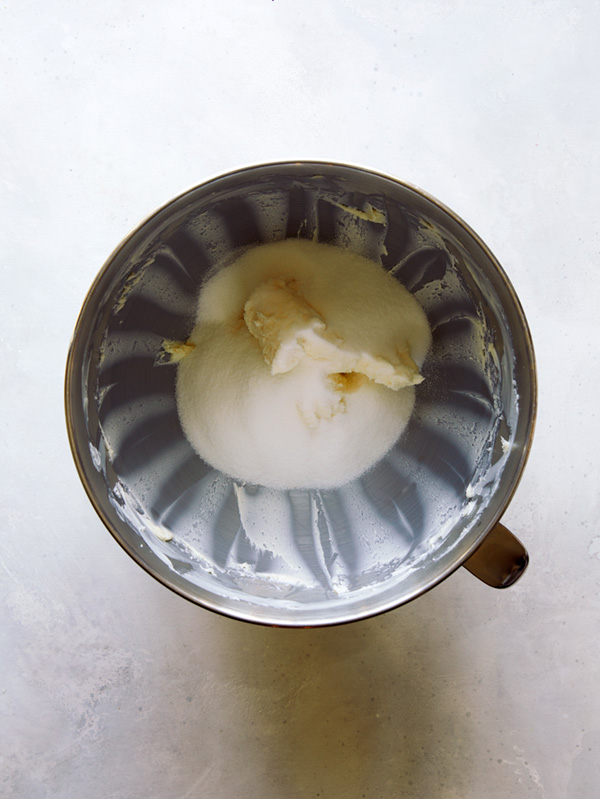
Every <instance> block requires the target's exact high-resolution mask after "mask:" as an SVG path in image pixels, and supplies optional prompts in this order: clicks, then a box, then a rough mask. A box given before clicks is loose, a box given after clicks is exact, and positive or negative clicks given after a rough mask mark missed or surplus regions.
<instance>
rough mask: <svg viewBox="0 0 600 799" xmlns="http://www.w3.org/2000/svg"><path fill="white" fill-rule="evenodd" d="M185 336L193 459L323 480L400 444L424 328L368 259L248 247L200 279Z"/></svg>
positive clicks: (405, 298)
mask: <svg viewBox="0 0 600 799" xmlns="http://www.w3.org/2000/svg"><path fill="white" fill-rule="evenodd" d="M189 343H190V344H191V345H193V346H192V347H190V350H189V354H187V355H186V356H185V358H183V360H182V361H181V362H180V363H179V365H178V371H177V406H178V411H179V417H180V420H181V424H182V427H183V430H184V432H185V435H186V436H187V438H188V439H189V441H190V443H191V445H192V446H193V447H194V449H195V450H196V451H197V452H198V454H199V455H200V456H201V457H202V458H203V459H204V460H205V461H206V462H207V463H208V464H210V465H211V466H213V467H214V468H216V469H219V470H221V471H223V472H225V473H226V474H228V475H230V476H231V477H233V478H235V479H238V480H241V481H244V482H248V483H252V484H257V485H263V486H269V487H272V488H279V489H290V488H315V489H317V488H323V489H325V488H334V487H338V486H341V485H344V484H345V483H347V482H349V481H350V480H353V479H354V478H356V477H358V476H360V475H361V474H363V473H364V472H365V471H366V470H367V469H369V468H370V467H371V466H373V465H374V464H375V463H376V462H377V461H379V460H380V459H381V458H382V457H383V456H384V455H385V454H386V452H387V451H388V450H389V449H390V448H391V447H392V446H393V445H394V443H395V442H396V441H397V440H398V438H399V436H400V435H401V433H402V431H403V430H404V428H405V427H406V425H407V423H408V420H409V418H410V415H411V412H412V409H413V405H414V400H415V388H414V386H415V385H416V384H418V383H420V382H421V380H422V379H423V378H422V377H421V375H420V374H419V369H420V367H421V366H422V364H423V361H424V359H425V356H426V354H427V350H428V349H429V345H430V343H431V333H430V330H429V325H428V323H427V319H426V317H425V314H424V312H423V310H422V308H421V307H420V305H419V303H418V302H417V301H416V300H415V298H414V297H413V296H412V295H411V294H410V293H409V292H408V291H407V290H406V289H405V288H404V287H403V286H401V285H400V284H399V283H398V282H397V281H396V280H395V279H394V278H393V277H391V276H390V275H388V274H387V273H386V272H385V271H384V270H383V269H382V268H381V266H379V265H378V264H376V263H374V262H372V261H369V260H367V259H366V258H363V257H361V256H359V255H356V254H354V253H352V252H349V251H348V250H344V249H341V248H339V247H333V246H330V245H327V244H319V243H316V242H312V241H307V240H302V239H286V240H285V241H279V242H275V243H273V244H264V245H260V246H257V247H254V248H253V249H249V250H246V251H245V252H244V253H243V254H242V255H241V256H240V257H239V258H238V259H237V260H236V261H235V262H234V263H232V264H231V265H230V266H227V267H225V268H223V269H222V270H221V271H219V272H218V273H217V274H216V275H214V276H213V277H212V278H210V279H209V280H208V281H207V282H206V283H205V285H204V286H203V287H202V290H201V292H200V297H199V302H198V315H197V318H196V325H195V327H194V330H193V331H192V334H191V336H190V339H189Z"/></svg>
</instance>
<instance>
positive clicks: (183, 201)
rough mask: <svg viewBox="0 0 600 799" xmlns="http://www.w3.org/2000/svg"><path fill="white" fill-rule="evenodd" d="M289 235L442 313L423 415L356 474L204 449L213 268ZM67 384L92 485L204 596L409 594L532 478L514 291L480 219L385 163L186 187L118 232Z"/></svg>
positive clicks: (334, 618) (232, 605) (271, 616)
mask: <svg viewBox="0 0 600 799" xmlns="http://www.w3.org/2000/svg"><path fill="white" fill-rule="evenodd" d="M290 237H304V238H308V239H315V240H318V241H322V242H328V243H331V244H336V245H338V246H341V247H345V248H348V249H350V250H353V251H356V252H357V253H359V254H361V255H364V256H366V257H369V258H371V259H373V260H375V261H377V262H378V263H380V264H381V267H382V269H385V270H387V271H389V272H391V273H392V274H393V275H394V276H395V277H396V278H397V279H398V280H399V281H400V282H401V283H402V284H403V285H405V286H406V287H407V288H408V289H409V290H410V291H411V292H412V293H413V294H414V295H415V296H416V297H417V299H418V300H419V302H420V304H421V306H422V307H423V308H424V310H425V312H426V314H427V317H428V319H429V322H430V325H431V328H432V333H433V343H432V348H431V351H430V353H429V356H428V358H427V360H426V362H425V366H424V369H423V374H424V376H425V378H426V379H425V382H424V383H423V384H421V385H420V386H418V388H417V395H416V396H417V399H416V404H415V410H414V412H413V416H412V418H411V421H410V423H409V426H408V428H407V430H406V431H405V433H404V434H403V436H402V437H401V439H400V441H399V442H398V443H397V444H396V445H395V446H394V447H393V449H392V450H391V451H390V453H389V454H388V455H387V456H386V457H385V458H384V459H383V460H382V461H381V462H380V463H379V464H378V465H377V466H376V467H375V468H373V469H372V470H370V471H369V472H368V473H367V474H365V475H364V476H363V477H361V478H360V479H358V480H356V481H354V482H352V483H350V484H349V485H347V486H345V487H343V488H341V489H338V490H329V491H274V490H272V489H265V488H262V487H260V486H254V485H247V484H241V483H237V482H236V481H234V480H232V479H230V478H228V477H226V476H225V475H223V474H222V473H220V472H217V471H215V470H213V469H211V468H210V467H209V466H208V465H207V464H205V463H204V462H203V461H202V460H201V459H200V458H199V457H198V456H197V455H196V454H195V452H194V451H193V450H192V449H191V447H190V445H189V443H188V442H187V440H186V439H185V437H184V435H183V433H182V430H181V427H180V424H179V419H178V414H177V408H176V402H175V376H176V369H177V366H176V362H177V361H176V357H175V355H176V351H177V349H176V347H174V346H173V344H174V343H177V342H184V341H185V340H186V338H187V337H188V336H189V334H190V332H191V329H192V327H193V324H194V319H195V310H196V303H197V297H198V293H199V290H200V287H201V285H202V283H203V281H205V280H206V278H207V277H208V276H210V275H211V274H213V273H214V272H215V271H216V270H217V269H218V268H219V267H220V266H221V265H223V264H225V263H227V262H229V261H230V260H231V258H232V256H233V254H234V253H237V252H238V251H239V250H240V248H244V247H248V246H253V245H257V244H261V243H266V242H271V241H277V240H280V239H283V238H290ZM66 400H67V420H68V428H69V435H70V440H71V445H72V448H73V452H74V456H75V460H76V463H77V466H78V469H79V472H80V475H81V477H82V480H83V483H84V486H85V488H86V490H87V491H88V494H89V496H90V499H91V500H92V502H93V503H94V505H95V507H96V509H97V511H98V512H99V514H100V516H101V517H102V519H103V520H104V522H105V523H106V525H107V527H108V528H109V530H110V531H111V532H112V534H113V535H114V536H115V537H116V539H117V540H118V541H119V543H120V544H121V545H122V546H123V547H124V548H125V549H126V550H127V551H128V552H129V554H130V555H131V556H132V557H134V558H135V559H136V560H137V561H138V563H139V564H140V565H141V566H143V567H144V568H145V569H147V571H149V572H150V573H151V574H152V575H153V576H154V577H156V578H157V579H159V580H161V581H162V582H163V583H164V584H165V585H167V586H168V587H170V588H172V589H174V590H176V591H177V592H179V593H180V594H182V595H183V596H185V597H187V598H188V599H191V600H192V601H194V602H197V603H198V604H200V605H203V606H204V607H207V608H210V609H213V610H216V611H219V612H222V613H226V614H228V615H231V616H234V617H237V618H242V619H247V620H252V621H259V622H264V623H270V624H281V625H294V626H302V625H320V624H331V623H337V622H343V621H348V620H351V619H356V618H362V617H365V616H368V615H371V614H373V613H375V612H380V611H382V610H387V609H389V608H391V607H394V606H396V605H398V604H402V603H403V602H406V601H408V600H409V599H412V598H413V597H414V596H416V595H418V594H419V593H422V592H423V591H425V590H427V589H428V588H431V587H432V586H433V585H435V584H436V583H437V582H439V580H441V579H443V577H444V576H446V575H447V574H448V573H450V572H451V571H452V570H453V569H454V568H456V567H457V566H458V565H460V563H461V562H462V561H464V559H465V558H466V557H467V556H468V554H469V553H470V552H471V551H473V549H474V548H475V547H476V546H477V545H478V543H480V541H481V540H482V538H483V536H484V535H485V533H486V532H487V531H488V530H489V529H490V527H491V526H492V525H493V524H494V523H495V522H496V521H497V519H498V518H499V517H500V515H501V513H502V511H503V510H504V507H505V505H506V503H507V502H508V500H509V498H510V496H511V494H512V492H513V490H514V488H515V486H516V483H517V481H518V479H519V476H520V473H521V470H522V468H523V465H524V462H525V458H526V455H527V451H528V447H529V441H530V437H531V432H532V426H533V416H534V409H535V374H534V366H533V351H532V346H531V340H530V336H529V332H528V329H527V325H526V322H525V319H524V316H523V313H522V310H521V308H520V305H519V303H518V300H517V298H516V297H515V294H514V291H513V290H512V288H511V286H510V284H509V282H508V280H507V279H506V276H505V275H504V273H503V271H502V269H501V268H500V267H499V265H498V264H497V262H496V261H495V259H494V257H493V256H492V255H491V253H490V252H489V251H488V250H487V248H486V247H485V245H484V244H483V243H482V242H481V241H480V240H479V239H478V237H477V236H475V234H473V232H472V231H471V230H470V229H469V228H468V227H467V226H466V225H465V224H464V223H463V222H462V221H461V220H459V219H458V218H456V217H455V216H454V215H453V214H451V213H450V212H449V211H448V210H447V209H446V208H444V207H443V206H442V205H440V204H439V203H438V202H436V201H435V200H433V199H432V198H429V197H427V196H426V195H424V194H423V193H421V192H419V191H417V190H416V189H414V188H412V187H409V186H407V185H405V184H402V183H400V182H398V181H395V180H392V179H390V178H387V177H385V176H382V175H379V174H376V173H371V172H368V171H365V170H361V169H357V168H354V167H347V166H342V165H337V164H322V163H288V164H271V165H266V166H261V167H254V168H250V169H247V170H242V171H239V172H234V173H231V174H230V175H226V176H224V177H221V178H218V179H216V180H213V181H210V182H208V183H206V184H204V185H202V186H199V187H197V188H195V189H193V190H191V191H189V192H187V193H186V194H184V195H182V196H180V197H179V198H177V199H176V200H174V201H172V202H171V203H169V204H168V205H166V206H165V207H164V208H162V209H161V210H159V211H158V212H157V213H156V214H154V215H153V216H152V217H151V218H150V219H148V220H147V221H146V222H145V223H144V224H142V225H141V226H140V227H139V228H138V229H137V230H136V231H135V232H134V233H133V234H131V236H130V237H129V238H128V239H127V240H126V241H125V242H124V243H123V244H122V245H121V246H120V247H119V248H118V249H117V250H116V251H115V253H114V254H113V255H112V256H111V258H110V259H109V261H108V262H107V263H106V265H105V266H104V268H103V270H102V271H101V273H100V275H99V276H98V278H97V280H96V282H95V283H94V285H93V286H92V288H91V290H90V293H89V295H88V297H87V299H86V302H85V304H84V307H83V309H82V312H81V315H80V318H79V320H78V323H77V327H76V330H75V334H74V337H73V343H72V347H71V351H70V353H69V360H68V366H67V383H66Z"/></svg>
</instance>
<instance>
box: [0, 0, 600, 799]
mask: <svg viewBox="0 0 600 799" xmlns="http://www.w3.org/2000/svg"><path fill="white" fill-rule="evenodd" d="M599 31H600V9H599V7H598V3H597V2H593V1H592V0H588V2H566V1H565V0H553V2H549V1H546V0H540V1H539V2H526V3H513V2H510V3H504V4H501V3H491V4H490V3H487V4H480V5H479V6H475V5H474V4H465V3H459V2H441V1H439V2H436V0H429V1H425V0H423V2H409V3H385V4H384V3H378V4H370V3H358V2H352V1H351V0H346V1H344V0H337V1H336V0H320V1H319V2H317V0H304V1H303V2H300V0H295V1H294V0H287V1H286V0H274V1H272V2H271V0H253V2H252V3H249V2H242V0H237V1H236V0H223V2H221V3H200V4H198V3H192V2H174V3H169V4H163V3H158V2H145V3H142V2H137V0H136V2H130V3H127V4H126V3H121V2H116V0H112V1H110V2H107V3H103V4H92V5H90V4H81V3H75V2H65V1H62V2H61V1H59V0H53V2H50V3H47V4H40V3H36V2H33V0H22V2H19V3H13V2H10V3H5V4H4V5H3V6H2V7H1V8H0V37H1V39H2V46H1V48H0V53H1V56H0V58H1V59H2V62H1V63H2V78H3V80H2V81H1V82H0V108H1V109H2V123H1V124H0V142H1V152H2V174H1V180H0V213H1V216H0V218H1V219H2V235H1V239H0V253H1V268H2V291H1V292H0V320H1V324H2V328H1V336H2V350H3V355H4V362H3V363H4V379H3V387H2V393H1V403H2V419H3V421H2V444H3V457H2V462H1V466H0V469H1V477H2V480H1V481H0V532H1V534H2V541H1V549H0V567H1V569H0V580H1V592H2V602H3V608H4V612H3V614H2V622H1V624H2V637H1V645H0V659H1V665H2V674H3V680H2V686H1V687H0V792H2V794H3V795H6V796H15V797H24V798H25V799H30V798H31V799H38V797H40V799H41V798H42V797H44V799H45V798H46V797H57V798H58V797H60V799H71V798H72V799H76V798H77V799H79V797H81V796H86V797H89V799H138V797H139V799H142V797H143V798H144V799H147V797H153V798H154V797H156V798H157V799H158V798H159V797H161V798H162V797H173V799H184V797H185V798H188V799H200V797H202V799H205V798H206V797H208V798H209V799H217V798H218V799H246V797H267V798H268V799H305V798H306V799H312V797H317V796H320V797H327V798H328V799H337V798H338V797H339V799H354V798H355V797H356V799H361V798H362V797H363V796H364V797H369V799H396V798H397V797H407V799H408V798H409V797H437V796H440V797H444V799H480V798H481V797H490V799H525V797H539V798H540V799H554V798H555V797H556V798H557V799H562V797H565V798H566V799H592V797H594V796H595V792H597V791H598V785H599V784H600V766H599V765H598V763H599V762H600V758H599V757H598V754H599V753H598V749H599V747H600V721H599V719H600V712H599V711H600V695H599V690H598V684H599V667H598V657H597V654H598V632H599V621H600V599H599V591H598V588H599V585H600V532H599V525H598V521H599V517H600V506H599V501H598V488H597V487H598V476H599V473H598V466H597V445H598V440H599V432H600V431H599V430H598V415H597V410H596V405H597V396H598V391H599V388H600V385H599V379H598V340H597V333H598V322H597V315H596V310H595V304H596V297H597V280H596V278H597V269H598V266H597V265H598V258H599V256H600V235H599V231H598V221H597V216H598V214H597V209H598V207H600V189H599V188H598V167H599V163H598V148H597V131H598V129H599V126H600V103H599V100H598V92H597V86H598V82H599V79H600V67H599V60H598V50H599V46H600V34H599V33H598V32H599ZM300 157H303V158H315V159H333V160H338V161H348V162H353V163H360V164H364V165H367V166H369V167H371V168H373V169H378V170H381V171H384V172H389V173H392V174H395V175H397V176H399V177H401V178H403V179H404V180H407V181H409V182H413V183H415V184H417V185H420V186H422V187H423V188H425V189H426V190H428V191H430V192H431V193H432V194H434V195H435V196H437V197H438V198H439V199H441V200H442V201H443V202H445V203H447V204H448V205H449V206H450V207H451V208H453V209H454V210H455V211H456V212H457V213H459V214H460V215H461V216H463V217H464V218H465V219H466V220H467V221H468V222H469V223H470V224H471V225H472V226H473V227H474V228H475V230H476V231H477V232H478V233H479V234H480V235H481V236H482V237H483V239H484V240H485V241H486V242H487V244H488V245H489V246H490V247H491V249H492V250H493V251H494V252H495V254H496V255H497V257H498V258H499V260H500V261H501V263H502V264H503V265H504V267H505V269H506V271H507V272H508V274H509V276H510V278H511V280H512V281H513V283H514V285H515V288H516V289H517V291H518V293H519V296H520V298H521V300H522V302H523V305H524V307H525V310H526V313H527V316H528V319H529V322H530V324H531V328H532V332H533V336H534V342H535V344H536V351H537V357H538V367H539V377H540V399H541V405H540V413H539V420H538V427H537V434H536V440H535V445H534V449H533V452H532V455H531V458H530V462H529V464H528V467H527V469H526V472H525V475H524V478H523V481H522V483H521V485H520V487H519V490H518V492H517V494H516V496H515V499H514V501H513V503H512V504H511V506H510V508H509V510H508V511H507V513H506V515H505V517H504V521H505V523H506V524H507V525H508V526H509V527H511V528H512V529H513V530H514V531H515V532H516V533H517V534H518V535H519V536H520V537H521V538H522V540H523V541H524V543H525V544H526V545H527V547H528V549H529V551H530V553H531V557H532V562H531V565H530V567H529V570H528V572H527V574H526V575H525V577H524V578H523V579H522V581H521V582H520V583H518V584H517V586H515V587H514V588H512V589H509V590H508V591H506V592H495V591H493V590H492V589H488V588H486V587H485V586H483V585H482V584H480V583H478V582H477V581H476V580H475V579H474V578H473V577H471V576H470V575H469V574H467V573H466V572H465V571H461V572H459V573H457V574H456V575H455V576H453V577H452V578H450V579H449V580H447V581H446V582H445V583H444V584H443V585H441V586H439V587H438V588H436V589H435V590H434V591H433V592H431V593H430V594H428V595H427V596H425V597H422V598H421V599H419V600H418V601H416V602H414V603H413V604H411V605H409V606H407V607H406V608H403V609H400V610H398V611H395V612H393V613H390V614H388V615H386V616H383V617H380V618H376V619H372V620H369V621H366V622H360V623H357V624H355V625H350V626H346V627H339V628H333V629H324V630H298V631H293V630H281V629H265V628H259V627H252V626H248V625H245V624H243V623H240V622H234V621H230V620H227V619H223V618H220V617H217V616H213V615H211V614H209V613H207V612H203V611H201V610H200V609H198V608H196V607H194V606H192V605H190V604H188V603H186V602H185V601H184V600H182V599H180V598H178V597H176V596H175V595H173V594H171V593H170V592H168V591H167V590H166V589H164V588H163V587H161V586H160V585H159V584H158V583H156V582H154V581H153V580H152V579H151V578H150V577H148V576H147V575H146V574H145V573H143V572H142V571H141V570H140V569H139V567H137V566H136V565H135V564H134V563H133V562H132V561H131V560H130V559H129V558H128V557H127V556H126V555H125V554H124V553H123V552H122V551H121V550H120V549H119V547H118V546H117V545H116V544H115V543H114V541H113V540H112V539H111V538H110V536H109V534H108V533H107V532H106V531H105V529H104V528H103V526H102V524H101V523H100V521H99V520H98V519H97V517H96V515H95V513H94V511H93V509H92V508H91V506H90V504H89V502H88V500H87V498H86V496H85V494H84V492H83V489H82V488H81V486H80V483H79V480H78V478H77V476H76V472H75V468H74V466H73V464H72V459H71V455H70V452H69V449H68V444H67V438H66V432H65V428H64V422H63V400H62V390H63V387H62V380H63V369H64V363H65V358H66V351H67V346H68V342H69V337H70V334H71V330H72V328H73V326H74V323H75V318H76V316H77V313H78V311H79V308H80V305H81V302H82V301H83V298H84V295H85V293H86V291H87V289H88V287H89V285H90V284H91V282H92V280H93V278H94V277H95V275H96V273H97V271H98V269H99V268H100V266H101V264H102V263H103V261H104V260H105V258H106V257H107V256H108V255H109V253H110V252H111V250H112V249H113V247H114V246H115V245H116V244H117V243H118V242H119V240H120V239H121V238H122V237H123V236H125V235H126V234H127V233H128V232H129V230H130V229H131V228H132V227H133V226H134V225H136V224H137V223H138V222H139V221H140V220H141V219H142V218H143V217H144V216H146V215H147V214H149V213H150V212H151V211H152V210H154V208H156V207H157V206H159V205H161V204H162V203H163V202H165V201H166V200H168V199H169V198H170V197H172V196H173V195H175V194H177V193H179V192H180V191H183V190H184V189H186V188H188V187H189V186H191V185H193V184H195V183H198V182H200V181H202V180H204V179H205V178H206V177H208V176H211V175H213V174H216V173H219V172H223V171H226V170H229V169H231V168H234V167H237V166H240V165H243V164H246V163H254V162H259V161H264V160H276V159H280V158H282V159H286V158H300Z"/></svg>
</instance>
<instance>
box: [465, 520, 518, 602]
mask: <svg viewBox="0 0 600 799" xmlns="http://www.w3.org/2000/svg"><path fill="white" fill-rule="evenodd" d="M528 563H529V555H528V554H527V550H526V549H525V547H524V546H523V544H522V543H521V542H520V541H519V539H518V538H516V537H515V536H514V535H513V534H512V533H511V532H510V530H507V529H506V527H505V526H504V525H503V524H500V523H498V524H496V526H495V527H493V528H492V529H491V530H490V532H489V533H488V534H487V535H486V537H485V538H484V539H483V542H482V543H481V544H480V545H479V547H478V548H477V549H476V550H475V552H474V553H473V554H472V555H471V557H470V558H469V559H468V560H467V561H466V562H465V563H464V564H463V565H464V567H465V568H466V569H468V570H469V571H470V572H471V574H474V575H475V577H479V579H480V580H482V581H483V582H484V583H487V585H491V586H492V587H493V588H508V587H509V586H510V585H513V584H514V583H516V582H517V580H518V579H519V577H520V576H521V575H522V574H523V572H524V571H525V569H526V568H527V564H528Z"/></svg>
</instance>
